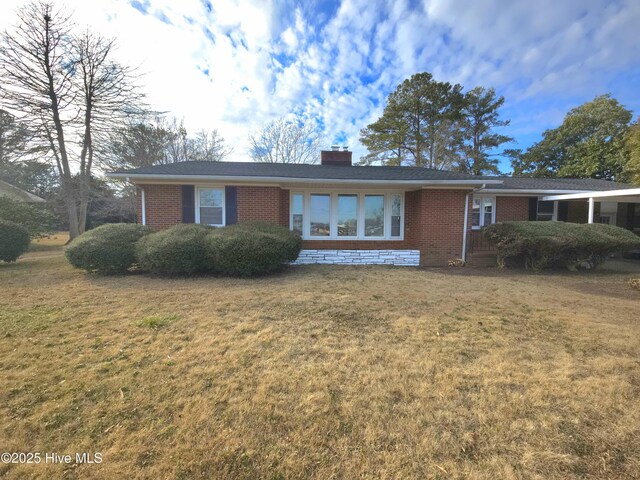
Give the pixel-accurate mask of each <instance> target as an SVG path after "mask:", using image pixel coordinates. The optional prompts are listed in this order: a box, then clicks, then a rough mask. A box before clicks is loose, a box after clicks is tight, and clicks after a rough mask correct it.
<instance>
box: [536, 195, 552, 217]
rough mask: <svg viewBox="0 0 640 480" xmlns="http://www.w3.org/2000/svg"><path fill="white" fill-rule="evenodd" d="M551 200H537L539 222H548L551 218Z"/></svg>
mask: <svg viewBox="0 0 640 480" xmlns="http://www.w3.org/2000/svg"><path fill="white" fill-rule="evenodd" d="M553 208H554V207H553V201H540V200H538V218H537V220H538V221H539V222H550V221H551V220H553Z"/></svg>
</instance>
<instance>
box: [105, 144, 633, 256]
mask: <svg viewBox="0 0 640 480" xmlns="http://www.w3.org/2000/svg"><path fill="white" fill-rule="evenodd" d="M108 176H110V177H112V178H120V179H127V180H129V181H131V182H133V183H134V184H136V185H137V187H138V218H139V221H140V222H141V223H143V224H146V225H149V226H150V227H152V228H153V229H156V230H159V229H162V228H167V227H170V226H172V225H175V224H178V223H202V224H207V225H214V226H223V225H229V224H233V223H236V222H240V221H247V220H260V221H265V222H272V223H275V224H279V225H282V226H286V227H288V228H290V229H292V230H295V231H297V232H299V233H300V234H301V235H302V238H303V240H304V242H303V251H302V253H301V255H300V258H299V260H298V262H299V263H385V264H396V265H425V266H440V265H446V264H447V262H448V261H449V260H451V259H458V258H463V259H465V258H467V257H468V255H470V254H473V253H474V252H475V251H478V250H483V249H485V246H484V245H483V241H482V238H481V236H480V235H478V232H477V230H479V229H480V228H481V227H483V226H484V225H488V224H490V223H493V222H496V221H504V220H549V221H551V220H563V221H570V222H586V221H587V211H588V205H587V201H586V200H571V201H548V202H547V201H543V200H541V198H542V197H544V196H547V195H560V194H568V193H576V192H587V191H603V190H612V189H620V188H626V185H623V184H616V183H614V182H608V181H604V180H573V179H537V178H511V177H476V176H471V175H466V174H463V173H457V172H446V171H441V170H429V169H424V168H410V167H375V166H366V167H364V166H352V164H351V152H348V151H346V150H343V151H338V150H332V151H323V152H322V154H321V164H320V165H293V164H271V163H242V162H182V163H173V164H167V165H157V166H152V167H143V168H137V169H131V170H121V171H116V172H112V173H110V174H108ZM638 201H639V202H640V200H638ZM596 205H597V206H598V208H597V210H598V211H597V218H598V221H602V222H607V223H613V224H618V225H622V226H624V227H627V228H634V225H638V226H640V209H639V205H638V204H636V203H621V204H615V203H614V204H613V205H612V204H610V203H609V202H601V203H598V204H596ZM634 222H636V223H634Z"/></svg>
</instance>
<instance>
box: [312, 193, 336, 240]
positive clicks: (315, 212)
mask: <svg viewBox="0 0 640 480" xmlns="http://www.w3.org/2000/svg"><path fill="white" fill-rule="evenodd" d="M309 219H310V221H311V228H310V230H309V234H310V235H311V236H312V237H328V236H330V235H331V227H330V224H331V195H329V194H328V193H312V194H311V195H310V196H309Z"/></svg>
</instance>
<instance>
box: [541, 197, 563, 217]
mask: <svg viewBox="0 0 640 480" xmlns="http://www.w3.org/2000/svg"><path fill="white" fill-rule="evenodd" d="M542 201H546V200H542V199H541V198H538V203H536V221H539V220H538V215H540V211H539V210H538V207H539V206H540V202H542ZM549 201H552V202H553V215H552V216H551V221H552V222H557V221H558V201H557V200H549Z"/></svg>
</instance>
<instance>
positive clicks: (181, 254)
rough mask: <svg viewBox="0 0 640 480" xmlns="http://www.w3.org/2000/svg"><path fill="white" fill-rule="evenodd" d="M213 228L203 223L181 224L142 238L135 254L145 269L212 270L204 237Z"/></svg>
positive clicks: (172, 272)
mask: <svg viewBox="0 0 640 480" xmlns="http://www.w3.org/2000/svg"><path fill="white" fill-rule="evenodd" d="M212 230H213V229H212V228H211V227H206V226H204V225H197V224H193V223H192V224H180V225H175V226H173V227H171V228H168V229H166V230H161V231H160V232H157V233H154V234H152V235H149V236H147V237H144V238H141V239H140V241H139V242H138V244H137V245H136V258H137V260H138V263H139V264H140V267H141V268H142V269H143V270H146V271H148V272H152V273H161V274H167V275H185V274H186V275H188V274H193V273H201V272H206V271H210V270H211V269H212V268H211V264H210V263H209V258H208V256H207V249H206V247H205V238H206V236H207V234H209V233H210V232H211V231H212Z"/></svg>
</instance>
